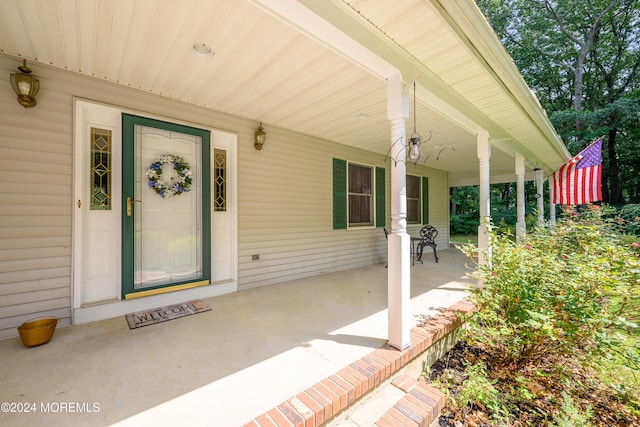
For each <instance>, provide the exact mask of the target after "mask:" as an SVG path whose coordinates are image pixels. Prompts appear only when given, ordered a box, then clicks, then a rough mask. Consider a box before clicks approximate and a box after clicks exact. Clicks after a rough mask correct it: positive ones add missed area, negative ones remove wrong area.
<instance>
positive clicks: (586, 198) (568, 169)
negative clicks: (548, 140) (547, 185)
mask: <svg viewBox="0 0 640 427" xmlns="http://www.w3.org/2000/svg"><path fill="white" fill-rule="evenodd" d="M553 185H554V192H553V203H555V204H558V205H582V204H586V203H593V202H597V201H599V200H602V138H600V139H598V140H597V141H596V142H594V143H593V144H591V145H590V146H588V147H587V148H585V149H584V150H582V151H581V152H580V153H579V154H578V155H577V156H575V157H574V158H572V159H571V160H569V161H568V162H567V163H565V164H564V165H562V167H560V169H559V170H558V171H557V172H554V174H553Z"/></svg>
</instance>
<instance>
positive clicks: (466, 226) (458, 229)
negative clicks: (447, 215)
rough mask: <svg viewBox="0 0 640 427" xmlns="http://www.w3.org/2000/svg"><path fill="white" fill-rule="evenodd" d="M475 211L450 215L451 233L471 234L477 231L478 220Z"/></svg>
mask: <svg viewBox="0 0 640 427" xmlns="http://www.w3.org/2000/svg"><path fill="white" fill-rule="evenodd" d="M478 218H479V217H478V214H477V213H475V212H471V213H465V214H458V215H451V234H472V233H477V232H478V225H479V224H480V220H479V219H478Z"/></svg>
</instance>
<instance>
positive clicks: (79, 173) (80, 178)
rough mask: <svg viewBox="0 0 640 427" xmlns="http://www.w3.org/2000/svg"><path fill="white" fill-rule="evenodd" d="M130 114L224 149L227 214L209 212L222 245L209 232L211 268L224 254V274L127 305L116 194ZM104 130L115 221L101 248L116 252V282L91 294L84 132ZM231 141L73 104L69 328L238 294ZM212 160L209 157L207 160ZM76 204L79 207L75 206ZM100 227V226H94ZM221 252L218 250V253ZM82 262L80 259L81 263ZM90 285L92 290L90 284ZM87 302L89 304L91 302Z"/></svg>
mask: <svg viewBox="0 0 640 427" xmlns="http://www.w3.org/2000/svg"><path fill="white" fill-rule="evenodd" d="M122 113H130V114H135V115H139V116H144V117H149V118H153V119H158V120H164V121H169V122H174V123H178V124H184V125H187V126H193V127H199V128H202V129H206V130H209V131H210V132H211V152H212V153H213V150H214V148H219V149H224V150H225V151H226V152H227V169H228V178H227V179H228V183H227V195H228V196H227V197H228V200H227V206H228V209H227V212H224V215H220V212H217V214H218V215H216V212H213V209H212V218H211V220H212V227H211V229H212V230H214V229H215V228H218V229H225V230H227V231H228V232H227V233H225V236H224V239H225V240H224V243H223V244H221V242H220V241H218V242H217V244H215V243H214V241H215V238H216V236H215V233H214V232H213V231H212V237H211V242H212V251H211V254H212V262H211V264H212V266H213V265H216V264H218V265H219V264H220V261H219V260H217V259H215V260H214V258H215V257H216V253H217V254H221V253H223V252H224V253H225V254H226V258H225V260H224V262H225V264H226V265H225V267H226V268H225V269H224V273H221V274H222V276H221V275H220V274H215V273H214V272H213V271H212V284H211V285H209V286H202V287H199V288H193V289H185V290H181V291H175V292H168V293H165V294H159V295H153V296H149V297H144V298H137V299H132V300H126V301H124V300H121V299H120V295H121V290H122V286H121V277H120V268H121V267H120V252H121V250H122V249H121V243H120V240H121V239H120V235H121V213H122V206H121V203H120V199H121V196H120V193H121V188H122V185H121V158H120V152H121V144H122V129H121V126H122V125H121V123H122V119H121V115H122ZM92 125H95V126H96V127H101V128H107V129H110V130H112V135H113V144H114V148H113V153H112V161H113V164H114V166H113V182H112V191H113V195H112V200H113V205H112V213H111V215H112V216H113V217H114V218H117V220H114V221H116V222H114V223H109V225H108V228H117V229H116V230H113V232H112V233H110V234H111V235H112V236H114V237H113V238H114V239H116V242H115V243H114V242H110V243H108V244H105V247H111V248H112V249H110V251H117V253H115V254H114V253H111V254H109V257H111V258H109V259H111V260H117V261H110V262H109V269H110V273H111V275H112V276H113V277H115V278H116V279H109V280H108V281H107V282H105V283H104V284H103V285H102V286H103V287H104V289H99V292H95V289H94V288H91V289H87V287H86V286H89V285H90V283H89V280H84V279H83V277H85V276H86V275H87V274H88V273H87V271H88V270H90V269H91V267H87V264H86V262H84V261H83V259H85V258H86V257H87V256H88V255H87V250H89V249H90V246H91V245H88V244H87V240H86V239H87V230H86V227H87V224H90V222H88V219H89V217H88V216H87V211H86V210H85V208H88V206H89V200H88V195H89V192H88V188H87V186H88V184H87V182H88V179H87V178H88V177H89V150H88V148H87V147H88V143H87V138H88V133H87V129H89V127H90V126H92ZM237 140H238V137H237V135H236V134H233V133H229V132H223V131H219V130H216V129H212V128H210V127H207V126H202V125H199V124H193V123H187V122H181V121H178V120H175V119H171V118H166V117H158V116H153V115H150V114H146V113H144V112H142V113H141V112H138V111H131V110H125V109H122V108H118V107H112V106H107V105H103V104H98V103H94V102H90V101H86V100H82V99H75V100H74V177H73V194H74V198H73V239H72V244H73V247H72V254H73V255H72V256H73V258H72V322H73V323H74V324H79V323H86V322H92V321H96V320H101V319H107V318H112V317H117V316H120V315H124V314H126V313H130V312H133V311H138V310H145V309H151V308H155V307H159V306H163V305H168V304H175V303H180V302H184V301H188V300H191V299H196V298H209V297H214V296H219V295H223V294H227V293H230V292H235V291H237V290H238V255H237V253H238V220H237V214H238V212H237V170H238V167H237ZM211 157H212V159H213V156H211ZM78 201H79V203H78ZM100 222H101V221H100ZM223 247H224V248H223ZM85 261H86V259H85ZM91 286H93V285H91ZM92 298H93V300H92Z"/></svg>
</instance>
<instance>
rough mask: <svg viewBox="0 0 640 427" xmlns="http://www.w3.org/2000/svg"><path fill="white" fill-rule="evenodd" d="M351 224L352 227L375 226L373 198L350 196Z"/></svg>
mask: <svg viewBox="0 0 640 427" xmlns="http://www.w3.org/2000/svg"><path fill="white" fill-rule="evenodd" d="M349 224H350V225H352V226H353V225H371V224H373V220H372V215H371V197H369V196H359V195H354V194H352V195H350V196H349Z"/></svg>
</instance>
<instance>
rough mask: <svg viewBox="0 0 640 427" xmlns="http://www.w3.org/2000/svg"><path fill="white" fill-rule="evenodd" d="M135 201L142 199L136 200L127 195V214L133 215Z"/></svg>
mask: <svg viewBox="0 0 640 427" xmlns="http://www.w3.org/2000/svg"><path fill="white" fill-rule="evenodd" d="M135 202H138V203H140V202H142V200H136V199H134V198H133V197H127V216H131V215H133V204H134V203H135Z"/></svg>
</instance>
